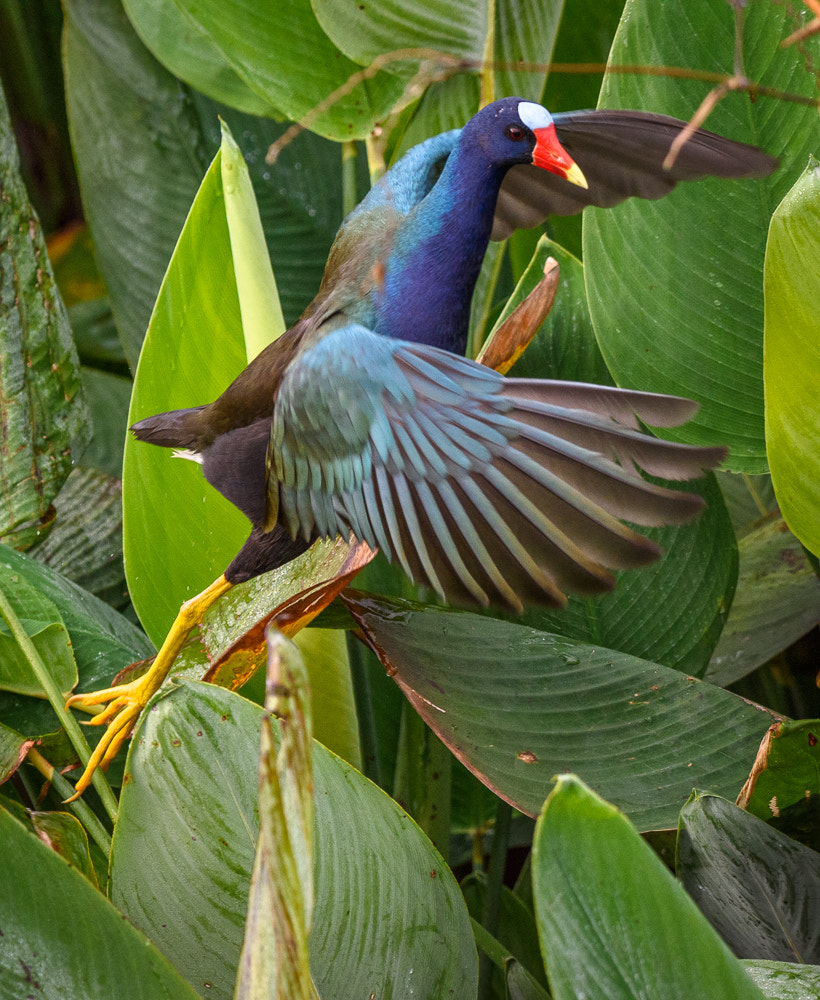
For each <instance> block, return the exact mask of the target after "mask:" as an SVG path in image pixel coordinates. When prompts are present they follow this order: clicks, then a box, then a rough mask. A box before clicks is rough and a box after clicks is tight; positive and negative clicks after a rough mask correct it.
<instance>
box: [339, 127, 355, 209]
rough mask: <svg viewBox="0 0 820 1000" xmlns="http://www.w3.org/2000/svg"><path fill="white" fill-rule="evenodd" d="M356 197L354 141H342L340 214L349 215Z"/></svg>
mask: <svg viewBox="0 0 820 1000" xmlns="http://www.w3.org/2000/svg"><path fill="white" fill-rule="evenodd" d="M358 200H359V199H358V198H357V197H356V143H355V142H343V143H342V215H343V216H347V215H349V214H350V213H351V212H352V211H353V209H354V208H355V207H356V204H357V203H358Z"/></svg>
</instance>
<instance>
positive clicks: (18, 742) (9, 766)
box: [0, 723, 34, 785]
mask: <svg viewBox="0 0 820 1000" xmlns="http://www.w3.org/2000/svg"><path fill="white" fill-rule="evenodd" d="M33 745H34V740H33V739H26V737H24V736H21V735H20V733H18V732H16V731H15V730H14V729H10V728H9V727H8V726H5V725H3V724H2V723H0V785H2V784H5V782H7V781H8V780H9V778H10V777H11V776H12V775H13V774H14V772H15V771H16V770H17V768H18V767H19V766H20V765H21V764H22V763H23V761H24V760H25V759H26V754H27V753H28V752H29V750H30V749H31V748H32V746H33Z"/></svg>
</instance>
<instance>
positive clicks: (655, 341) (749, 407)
mask: <svg viewBox="0 0 820 1000" xmlns="http://www.w3.org/2000/svg"><path fill="white" fill-rule="evenodd" d="M745 15H746V16H745V26H744V32H743V39H744V45H743V55H744V70H745V72H746V74H747V75H748V76H749V77H750V78H751V79H753V80H755V81H759V82H760V83H762V84H765V85H767V86H771V87H775V88H779V89H782V90H785V91H790V92H793V93H800V94H806V95H810V96H812V97H813V96H814V94H815V79H814V76H813V74H811V73H807V72H805V69H804V65H803V58H802V56H801V55H800V54H799V53H798V52H797V50H796V48H795V47H791V48H789V49H781V48H779V47H778V43H779V41H780V39H781V38H783V37H785V35H786V34H788V33H789V32H790V31H791V30H792V25H791V21H790V18H789V15H788V14H787V12H786V11H785V9H784V8H783V7H780V6H778V5H776V4H768V3H756V4H751V5H749V6H748V7H747V8H745ZM734 45H735V41H734V14H733V11H732V9H731V7H730V6H729V5H727V4H723V3H716V2H714V0H691V2H688V3H686V4H672V5H669V4H666V5H664V6H663V8H662V9H656V7H655V5H654V4H653V3H651V2H649V0H628V2H627V4H626V7H625V9H624V16H623V18H622V21H621V25H620V27H619V29H618V34H617V36H616V39H615V42H614V44H613V48H612V53H611V56H610V59H611V62H613V63H615V64H640V65H649V66H676V67H678V66H680V67H684V68H687V67H688V68H691V69H693V70H704V71H710V72H718V73H721V72H724V73H727V74H728V73H730V72H731V70H732V61H733V53H734ZM704 94H705V87H704V85H703V84H702V83H699V82H697V81H695V80H693V79H691V80H690V79H679V78H671V77H662V76H642V75H634V76H633V75H626V74H614V73H613V74H609V75H607V77H606V78H605V80H604V84H603V87H602V91H601V101H600V104H601V106H602V107H608V108H612V107H616V108H641V109H643V110H647V111H658V112H662V113H666V114H671V115H676V116H677V117H679V118H684V119H688V118H689V117H690V116H691V115H692V114H693V113H694V111H695V110H696V108H697V107H698V105H699V104H700V101H701V100H702V98H703V97H704ZM706 126H707V127H708V128H709V129H711V130H712V131H715V132H718V133H720V134H722V135H726V136H728V137H729V138H733V139H738V140H741V141H745V142H751V143H753V144H755V145H759V146H762V147H763V148H764V149H766V150H767V151H768V152H770V153H772V154H774V155H776V156H782V157H783V161H782V166H781V168H780V169H779V170H778V171H777V172H776V173H775V174H774V175H773V176H772V177H771V178H768V179H766V180H760V181H723V180H708V181H702V182H698V183H697V184H692V183H685V184H681V185H680V186H679V187H678V189H676V190H675V191H674V192H673V193H672V194H671V195H669V196H668V197H666V198H663V199H661V200H659V201H653V202H649V201H643V200H639V199H631V200H629V201H627V202H625V203H624V204H623V205H620V206H618V207H616V208H614V209H606V210H604V209H592V210H589V211H588V212H586V213H585V219H584V260H585V264H586V273H587V283H588V289H589V300H590V310H591V312H592V318H593V320H594V323H595V329H596V333H597V335H598V339H599V342H600V344H601V348H602V350H603V353H604V357H605V358H606V362H607V365H608V366H609V368H610V370H611V371H612V372H613V374H614V376H615V378H616V380H617V382H618V383H619V384H620V385H629V386H632V387H635V388H641V389H652V390H655V391H660V392H669V393H673V394H678V395H682V396H688V397H690V398H692V399H696V400H698V401H699V402H700V403H701V410H700V412H699V413H698V415H697V416H696V417H695V419H694V420H693V421H692V422H691V423H689V424H687V425H685V427H683V428H680V429H677V430H675V431H674V432H672V433H670V434H669V436H670V437H674V438H675V439H676V440H681V441H688V442H690V443H697V444H728V445H729V446H730V448H731V455H730V458H729V463H728V467H729V468H731V469H734V470H737V471H745V472H762V471H765V469H766V454H765V444H764V434H763V365H762V362H763V349H762V333H763V293H762V281H761V275H762V264H763V252H764V247H765V240H766V232H767V229H768V225H769V217H770V215H771V212H772V211H773V209H774V207H775V205H776V204H777V202H778V201H779V200H780V198H782V196H783V194H784V193H785V191H786V190H787V189H788V186H789V185H790V184H791V183H792V182H793V180H794V177H795V175H796V172H797V170H798V169H802V167H803V164H804V163H805V161H806V157H807V155H808V154H809V152H811V151H812V150H813V149H814V148H815V147H816V144H817V141H818V139H820V125H819V124H818V119H817V115H816V113H815V112H814V111H813V110H812V109H810V108H804V107H801V106H799V105H797V104H788V103H784V102H779V101H777V102H776V101H762V100H761V101H758V102H757V103H755V104H751V103H750V102H749V99H748V97H746V96H745V95H739V94H734V95H729V96H728V97H727V98H726V99H725V100H723V101H721V102H720V104H719V105H718V107H717V108H716V109H715V110H714V112H713V113H712V114H711V115H710V116H709V119H708V120H707V122H706Z"/></svg>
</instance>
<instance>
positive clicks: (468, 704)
mask: <svg viewBox="0 0 820 1000" xmlns="http://www.w3.org/2000/svg"><path fill="white" fill-rule="evenodd" d="M348 604H349V606H350V607H351V611H352V612H353V616H354V618H355V619H356V622H357V624H358V625H359V627H360V629H361V630H362V632H363V634H364V636H365V638H366V640H367V642H368V644H369V645H370V646H371V647H372V648H373V649H374V650H375V651H376V652H377V653H378V655H379V657H380V659H381V660H382V662H383V664H384V665H385V667H386V668H387V669H388V672H389V673H390V674H391V676H393V677H394V679H395V680H396V681H397V682H398V684H399V685H400V687H401V688H402V690H403V691H404V693H405V694H406V695H407V697H408V698H409V700H410V702H411V703H412V705H413V707H414V708H415V709H416V711H417V712H419V714H420V715H421V716H422V717H423V718H424V720H425V722H427V724H428V725H429V726H431V728H433V729H434V730H435V732H436V733H437V734H438V735H439V737H440V738H441V739H442V740H443V741H444V742H445V743H446V744H447V745H448V746H449V747H450V749H451V750H452V751H453V753H455V755H456V756H457V757H458V758H459V759H460V760H461V761H462V762H463V763H464V764H466V765H467V767H468V768H470V770H472V771H473V772H474V773H475V774H476V775H477V776H478V777H479V778H481V780H482V781H484V783H485V784H487V785H489V786H490V787H491V788H492V789H493V790H494V791H496V793H497V794H499V795H501V796H502V797H503V798H505V799H507V800H508V801H509V802H511V803H512V804H513V805H515V806H516V807H517V808H519V809H521V810H522V811H523V812H527V813H529V814H530V815H535V814H536V813H537V812H538V810H539V808H540V804H541V803H542V802H543V800H544V798H545V797H546V795H547V793H548V791H549V788H550V782H551V780H552V778H553V776H554V775H555V774H556V772H561V771H567V770H572V771H576V772H578V773H579V774H581V775H582V776H583V778H584V779H585V780H586V781H588V782H589V783H590V784H591V785H592V786H593V787H595V788H596V789H598V790H600V791H601V793H602V794H604V795H606V797H607V798H609V799H611V800H612V801H614V802H616V803H617V804H618V805H619V806H620V807H621V808H622V809H624V810H625V811H626V812H628V813H629V815H630V818H631V819H632V820H633V822H634V823H635V824H636V825H637V826H638V827H639V828H640V829H642V830H647V829H655V828H663V827H669V826H672V825H674V824H675V823H676V822H677V815H678V812H679V810H680V808H681V806H682V805H683V803H684V802H685V801H686V799H687V798H688V796H689V793H690V792H691V789H692V788H693V787H694V786H696V785H701V786H704V787H709V788H714V789H716V790H723V791H725V793H726V794H727V795H736V794H737V792H738V791H739V790H740V787H741V785H742V784H743V781H744V780H745V778H746V775H747V773H748V768H749V761H751V760H753V759H754V754H755V751H756V749H757V746H758V744H759V742H760V739H761V737H762V736H763V733H764V732H765V730H766V728H767V727H768V726H769V725H770V724H771V722H772V716H771V715H769V714H768V713H767V712H765V711H761V710H758V709H756V708H753V707H752V706H750V705H749V704H748V703H746V702H744V701H743V700H742V699H740V698H737V697H736V696H734V695H731V694H729V693H728V692H726V691H723V690H722V689H720V688H715V687H712V686H711V685H709V684H704V683H702V682H699V681H697V680H695V679H694V678H692V677H685V676H684V675H683V674H681V673H680V672H678V671H677V670H670V669H668V668H666V667H662V666H659V665H658V664H654V663H650V662H648V661H646V660H639V659H637V658H635V657H633V656H629V655H627V654H624V653H619V652H615V651H614V650H611V649H606V648H601V647H598V646H590V645H586V644H585V643H581V642H577V641H574V640H570V639H564V638H561V637H559V636H555V635H551V634H550V633H548V632H543V631H538V630H536V629H532V628H527V627H525V626H523V625H515V624H512V623H508V622H502V621H498V620H496V619H491V618H483V617H480V616H478V615H473V614H468V613H460V612H454V611H441V610H437V609H434V608H431V607H425V608H423V610H417V608H418V606H413V605H410V604H407V603H406V602H400V601H387V600H378V599H375V598H370V597H367V596H364V595H359V596H358V597H357V598H355V599H354V598H350V599H348Z"/></svg>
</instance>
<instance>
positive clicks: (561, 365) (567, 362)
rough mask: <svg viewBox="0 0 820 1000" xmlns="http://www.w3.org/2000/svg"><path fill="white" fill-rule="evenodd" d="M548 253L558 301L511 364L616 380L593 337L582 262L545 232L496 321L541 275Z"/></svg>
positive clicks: (528, 370)
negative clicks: (555, 276) (555, 271)
mask: <svg viewBox="0 0 820 1000" xmlns="http://www.w3.org/2000/svg"><path fill="white" fill-rule="evenodd" d="M548 257H553V258H554V259H555V260H557V261H558V266H559V268H560V279H561V283H560V285H559V286H558V292H557V294H556V296H555V304H554V306H553V308H552V309H551V311H550V312H549V314H548V316H547V318H546V319H545V320H544V322H543V323H542V324H541V327H540V329H539V330H538V331H537V333H536V334H535V336H534V337H533V339H532V342H531V343H530V344H529V346H528V347H527V349H526V350H525V351H524V353H523V354H522V355H521V358H520V359H519V360H518V361H517V362H516V363H515V364H514V365H513V367H512V368H511V369H510V375H511V376H513V377H516V378H558V379H567V380H568V381H579V382H595V383H597V384H598V385H614V383H613V381H612V376H611V375H610V374H609V370H608V368H607V366H606V363H605V362H604V359H603V357H602V356H601V351H600V348H599V347H598V343H597V341H596V340H595V330H594V329H593V326H592V320H591V319H590V316H589V306H588V305H587V293H586V287H585V285H584V267H583V264H582V263H581V262H580V260H578V258H577V257H574V256H573V255H572V254H571V253H568V252H567V251H566V250H565V249H564V248H563V247H561V246H559V245H558V244H557V243H554V242H553V241H552V240H550V239H548V238H547V237H546V236H543V237H541V239H540V240H539V241H538V246H537V247H536V250H535V254H534V255H533V258H532V260H531V261H530V265H529V267H528V268H527V270H526V271H525V272H524V274H523V276H522V278H521V280H520V281H519V282H518V285H517V286H516V289H515V291H514V292H513V294H512V295H511V296H510V299H509V301H508V302H507V304H506V306H505V307H504V309H503V311H502V313H501V315H500V316H499V318H498V321H497V323H496V327H498V326H499V325H500V324H501V323H502V322H503V321H504V320H505V319H506V318H507V316H509V314H510V313H511V312H512V311H513V310H514V309H515V308H516V306H517V305H518V304H519V303H520V302H522V301H523V300H524V299H525V298H526V296H527V295H528V294H529V293H530V292H531V291H532V290H533V288H535V286H536V285H537V284H538V282H539V281H540V280H541V278H542V277H543V273H544V263H545V262H546V260H547V258H548Z"/></svg>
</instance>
